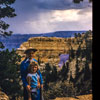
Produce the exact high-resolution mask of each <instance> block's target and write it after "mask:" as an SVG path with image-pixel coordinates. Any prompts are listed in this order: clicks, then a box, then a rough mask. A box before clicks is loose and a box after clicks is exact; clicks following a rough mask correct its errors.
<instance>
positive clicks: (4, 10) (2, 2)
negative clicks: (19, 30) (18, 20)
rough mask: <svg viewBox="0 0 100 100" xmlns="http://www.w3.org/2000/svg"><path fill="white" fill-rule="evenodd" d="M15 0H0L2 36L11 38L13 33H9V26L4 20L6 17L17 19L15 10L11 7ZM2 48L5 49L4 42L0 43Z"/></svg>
mask: <svg viewBox="0 0 100 100" xmlns="http://www.w3.org/2000/svg"><path fill="white" fill-rule="evenodd" d="M14 2H15V0H0V36H4V37H6V36H10V35H11V34H12V31H9V32H7V29H8V28H9V24H7V23H6V22H4V21H3V20H2V19H4V18H5V17H8V18H12V17H15V16H16V14H15V9H14V8H12V7H11V4H13V3H14ZM0 48H4V46H3V44H2V42H1V41H0Z"/></svg>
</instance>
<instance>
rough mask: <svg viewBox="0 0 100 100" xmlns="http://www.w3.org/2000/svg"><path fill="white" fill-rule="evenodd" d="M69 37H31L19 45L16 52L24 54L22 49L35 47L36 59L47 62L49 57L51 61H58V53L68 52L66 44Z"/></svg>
mask: <svg viewBox="0 0 100 100" xmlns="http://www.w3.org/2000/svg"><path fill="white" fill-rule="evenodd" d="M68 40H69V39H67V38H56V37H32V38H30V39H29V40H28V41H27V42H24V43H22V44H21V45H20V48H18V50H17V52H18V53H19V54H20V55H22V56H24V51H25V50H26V49H28V48H35V49H37V50H38V51H37V52H36V56H35V58H36V59H38V58H39V59H40V61H43V62H48V61H50V59H52V60H53V62H58V61H59V54H64V53H68V50H69V45H68V44H67V42H68Z"/></svg>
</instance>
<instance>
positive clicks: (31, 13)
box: [5, 0, 92, 34]
mask: <svg viewBox="0 0 100 100" xmlns="http://www.w3.org/2000/svg"><path fill="white" fill-rule="evenodd" d="M12 7H13V8H15V12H16V14H17V16H16V17H14V18H6V19H5V21H6V22H7V23H9V24H10V27H9V30H12V31H13V32H14V33H20V34H29V33H32V34H38V33H48V32H55V31H79V30H80V31H81V30H82V31H83V30H92V3H89V2H88V0H84V1H83V2H80V4H75V3H73V2H72V0H16V2H15V3H14V4H13V5H12Z"/></svg>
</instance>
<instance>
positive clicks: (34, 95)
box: [26, 61, 40, 100]
mask: <svg viewBox="0 0 100 100" xmlns="http://www.w3.org/2000/svg"><path fill="white" fill-rule="evenodd" d="M38 70H39V65H38V63H37V62H35V61H33V62H31V63H30V65H29V67H28V74H27V77H26V78H27V82H28V84H29V85H30V87H31V89H30V91H27V92H28V100H40V75H38Z"/></svg>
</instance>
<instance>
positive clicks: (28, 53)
mask: <svg viewBox="0 0 100 100" xmlns="http://www.w3.org/2000/svg"><path fill="white" fill-rule="evenodd" d="M36 51H37V49H27V50H26V51H25V52H24V53H25V54H26V57H27V58H29V59H32V58H33V57H34V54H35V52H36Z"/></svg>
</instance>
